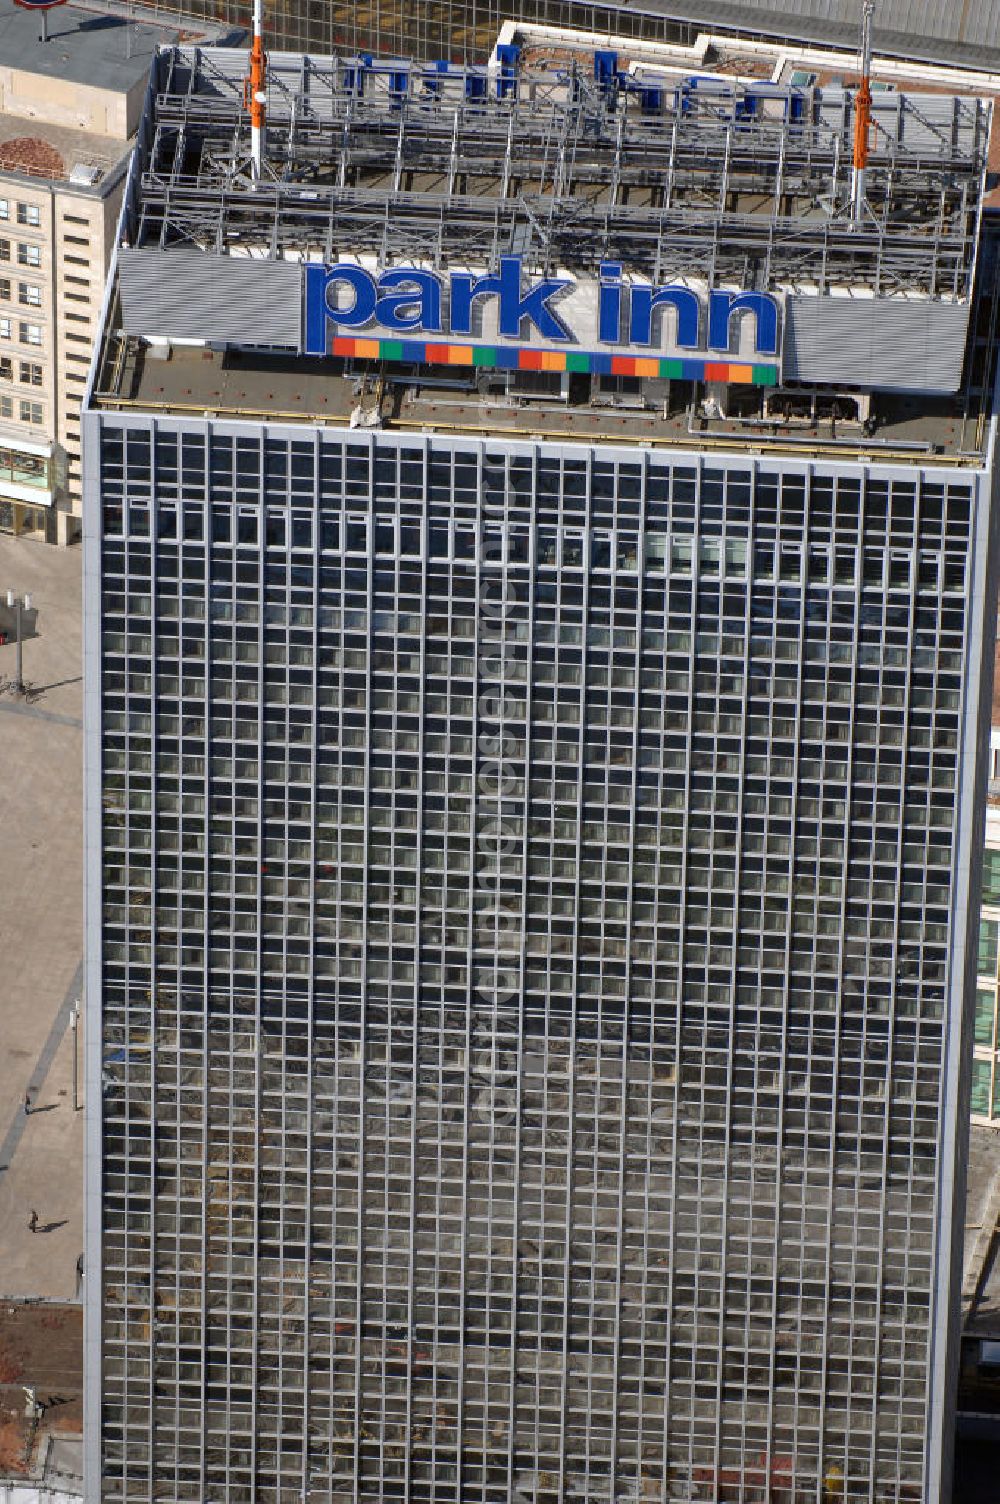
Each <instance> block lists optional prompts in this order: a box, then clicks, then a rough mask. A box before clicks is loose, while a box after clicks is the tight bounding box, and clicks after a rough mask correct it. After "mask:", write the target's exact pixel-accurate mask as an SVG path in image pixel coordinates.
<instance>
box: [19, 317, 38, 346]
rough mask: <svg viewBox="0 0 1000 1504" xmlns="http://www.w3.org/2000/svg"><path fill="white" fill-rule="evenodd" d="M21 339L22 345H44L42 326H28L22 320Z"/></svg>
mask: <svg viewBox="0 0 1000 1504" xmlns="http://www.w3.org/2000/svg"><path fill="white" fill-rule="evenodd" d="M19 338H20V341H21V344H22V345H40V344H41V343H42V326H41V324H28V323H25V321H24V320H23V319H22V320H21V327H20V333H19Z"/></svg>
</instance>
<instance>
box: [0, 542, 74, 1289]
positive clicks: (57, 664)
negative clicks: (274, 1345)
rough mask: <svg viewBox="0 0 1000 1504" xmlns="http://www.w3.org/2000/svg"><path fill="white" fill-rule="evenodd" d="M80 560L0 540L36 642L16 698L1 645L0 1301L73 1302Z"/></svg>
mask: <svg viewBox="0 0 1000 1504" xmlns="http://www.w3.org/2000/svg"><path fill="white" fill-rule="evenodd" d="M82 562H83V561H82V555H81V553H80V550H79V549H76V548H74V549H59V548H53V547H50V546H46V545H44V544H39V543H36V542H31V541H27V540H21V539H15V538H9V537H2V538H0V602H2V601H5V600H6V593H7V591H8V590H13V591H15V592H16V593H17V594H19V595H23V594H25V593H29V594H30V595H31V596H32V605H33V607H34V608H36V609H37V620H36V629H37V634H38V635H37V636H35V637H32V638H30V639H28V640H26V641H25V643H24V670H23V672H24V680H25V684H26V687H27V689H28V691H29V693H28V694H27V695H26V696H23V695H18V694H17V693H15V692H14V691H13V689H12V688H11V686H10V682H9V681H11V680H13V678H14V673H15V648H14V646H13V644H12V643H11V642H10V641H8V642H7V644H5V645H4V646H2V647H0V769H2V772H0V1296H25V1295H35V1296H45V1297H50V1298H63V1299H65V1298H66V1297H70V1298H72V1297H73V1295H74V1294H75V1292H76V1264H77V1258H78V1257H79V1255H80V1253H81V1250H82V1248H83V1190H82V1166H83V1113H82V1111H74V1109H73V1097H72V1093H73V1084H72V1082H73V1076H72V1045H73V1031H72V1029H71V1027H70V1013H71V1007H72V1004H73V1003H74V1002H75V1001H76V1000H77V999H79V998H81V996H82V991H81V960H82V954H83V922H82V860H83V857H82V845H83V835H82V824H83V822H82V802H81V801H82V769H81V757H82V750H83V733H82V726H81V716H82V702H83V697H82V685H81V682H80V675H81V671H82V670H81V619H80V600H81V583H82ZM3 614H4V616H6V615H7V613H6V611H4V613H3ZM80 1033H81V1038H80V1040H79V1041H78V1044H79V1045H80V1062H81V1087H80V1093H81V1095H80V1100H81V1101H82V1060H83V1051H82V1029H81V1031H80ZM26 1091H30V1092H31V1097H32V1110H31V1113H30V1114H29V1115H28V1116H26V1115H25V1112H24V1097H25V1092H26ZM32 1211H35V1212H37V1214H38V1226H37V1230H36V1231H35V1232H34V1233H32V1232H31V1231H30V1229H29V1218H30V1215H31V1212H32Z"/></svg>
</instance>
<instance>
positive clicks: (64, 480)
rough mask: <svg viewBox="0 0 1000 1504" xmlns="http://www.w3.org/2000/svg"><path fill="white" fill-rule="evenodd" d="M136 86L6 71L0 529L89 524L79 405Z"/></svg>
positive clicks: (68, 533) (0, 109)
mask: <svg viewBox="0 0 1000 1504" xmlns="http://www.w3.org/2000/svg"><path fill="white" fill-rule="evenodd" d="M136 88H138V89H139V94H140V95H141V93H142V89H143V88H144V84H143V85H142V86H134V87H133V89H132V90H131V91H129V92H124V91H118V90H113V89H99V88H88V87H86V86H82V85H77V84H74V85H70V84H68V83H64V82H62V81H60V80H58V79H53V78H50V77H46V76H44V75H42V74H35V73H29V72H27V71H22V70H17V69H12V68H9V67H7V68H0V531H4V532H14V533H19V534H20V533H33V534H36V535H37V536H39V537H45V538H47V539H49V541H52V542H65V541H71V540H72V538H73V537H74V536H75V534H76V532H77V531H78V522H77V521H76V519H78V518H79V515H80V505H81V497H80V400H81V398H82V396H83V392H84V388H85V385H86V380H87V373H88V370H89V366H90V357H91V351H92V348H93V340H94V332H95V329H96V326H97V318H98V314H99V312H100V305H101V297H102V294H103V288H104V282H105V277H106V274H107V270H108V265H109V262H110V257H111V249H112V246H113V244H114V230H115V224H116V222H117V217H118V211H119V208H120V205H121V198H122V192H123V189H124V184H125V177H126V171H127V166H128V159H129V154H130V150H131V146H130V139H129V137H130V132H131V130H132V129H133V128H134V123H135V110H136V108H137V106H136V105H135V104H134V102H133V101H132V99H131V94H132V93H135V92H136Z"/></svg>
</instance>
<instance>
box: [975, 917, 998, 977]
mask: <svg viewBox="0 0 1000 1504" xmlns="http://www.w3.org/2000/svg"><path fill="white" fill-rule="evenodd" d="M998 932H1000V925H998V924H995V923H994V921H993V920H992V919H982V920H980V922H979V968H978V969H979V973H980V975H981V976H984V977H995V976H996V974H997V934H998Z"/></svg>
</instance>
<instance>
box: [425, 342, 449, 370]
mask: <svg viewBox="0 0 1000 1504" xmlns="http://www.w3.org/2000/svg"><path fill="white" fill-rule="evenodd" d="M448 349H449V347H448V346H447V345H425V346H424V360H425V361H426V362H427V364H428V365H429V366H446V365H447V364H448Z"/></svg>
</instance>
